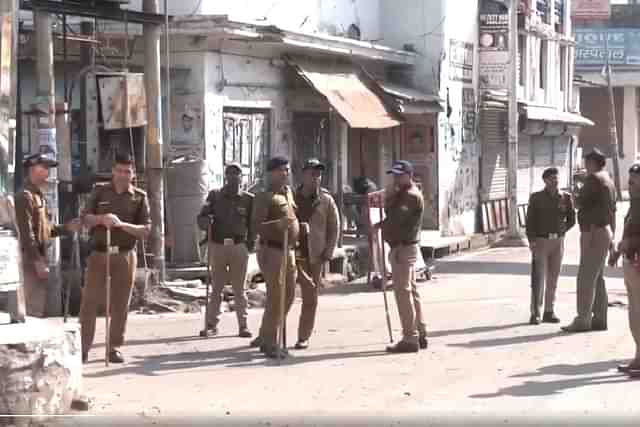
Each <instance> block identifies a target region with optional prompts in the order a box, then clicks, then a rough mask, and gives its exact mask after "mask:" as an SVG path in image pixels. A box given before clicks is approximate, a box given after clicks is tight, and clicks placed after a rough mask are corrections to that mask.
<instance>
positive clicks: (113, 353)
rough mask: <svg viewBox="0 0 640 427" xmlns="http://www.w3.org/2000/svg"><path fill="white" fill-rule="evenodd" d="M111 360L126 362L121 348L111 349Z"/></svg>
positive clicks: (112, 361) (113, 361) (111, 361)
mask: <svg viewBox="0 0 640 427" xmlns="http://www.w3.org/2000/svg"><path fill="white" fill-rule="evenodd" d="M109 362H110V363H124V357H122V353H120V350H111V352H109Z"/></svg>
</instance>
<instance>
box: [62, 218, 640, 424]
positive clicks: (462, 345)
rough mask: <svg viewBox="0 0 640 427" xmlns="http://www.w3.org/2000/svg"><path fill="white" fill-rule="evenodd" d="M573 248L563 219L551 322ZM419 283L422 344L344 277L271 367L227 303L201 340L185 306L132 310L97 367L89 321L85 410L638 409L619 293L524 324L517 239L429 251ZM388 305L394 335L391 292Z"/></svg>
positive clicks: (159, 418)
mask: <svg viewBox="0 0 640 427" xmlns="http://www.w3.org/2000/svg"><path fill="white" fill-rule="evenodd" d="M625 211H626V209H625ZM577 252H578V251H577V231H575V230H574V231H573V233H572V235H571V236H570V237H569V239H568V241H567V254H566V256H565V268H564V269H563V273H562V278H561V282H560V284H559V290H558V306H557V314H558V315H559V316H560V317H561V319H562V321H563V323H562V324H566V323H567V322H569V321H570V320H571V319H572V317H573V315H574V312H575V273H576V270H577V266H576V265H577V256H578V253H577ZM607 285H608V289H609V295H610V303H614V305H616V304H615V302H616V301H619V302H621V303H624V304H626V295H625V292H624V285H623V281H622V270H621V269H617V270H613V271H612V270H609V272H608V275H607ZM421 291H422V295H423V299H424V307H425V312H426V313H427V316H428V325H429V331H430V333H429V349H428V350H426V351H421V352H420V353H419V354H417V355H416V354H410V355H387V354H385V353H384V347H385V345H387V344H388V339H387V333H386V327H385V317H384V308H383V299H382V295H381V294H380V293H379V292H370V291H367V290H365V287H364V285H353V286H351V287H346V288H338V289H334V290H332V291H329V292H326V293H325V294H324V295H323V296H322V297H321V300H320V308H319V318H318V322H317V332H316V334H315V336H314V337H313V339H312V342H311V346H310V348H309V349H308V350H306V351H295V350H293V351H292V353H293V356H292V357H290V358H289V359H288V360H286V361H285V362H283V365H282V366H280V367H278V366H277V362H276V361H272V360H266V359H264V358H263V357H262V356H261V354H260V353H258V352H257V351H254V349H250V348H249V347H248V340H245V339H241V338H237V337H235V334H236V333H237V329H236V319H235V315H234V314H233V313H225V315H224V318H223V320H222V323H221V335H220V336H219V337H215V338H211V339H208V340H205V339H202V338H199V337H197V334H198V331H199V329H200V327H201V317H200V316H198V315H172V316H164V315H163V316H152V317H149V316H139V315H132V316H131V319H130V323H129V330H128V345H126V346H125V347H124V348H123V353H124V355H125V357H126V358H127V363H126V364H124V365H120V366H118V365H111V367H109V368H105V366H104V363H103V352H104V347H103V345H102V342H103V341H102V339H103V332H102V329H100V330H98V332H97V345H96V346H95V347H94V349H93V350H92V352H91V354H90V362H89V364H87V365H85V392H86V394H87V395H88V396H89V397H90V398H92V400H93V405H92V409H91V410H90V412H89V414H90V415H104V416H107V417H111V416H122V415H127V416H133V418H131V420H133V421H135V422H137V423H144V422H148V423H150V424H151V423H153V424H157V425H163V423H170V421H168V420H170V419H171V418H165V417H179V418H178V419H182V420H183V422H184V423H187V422H189V421H187V420H191V422H195V421H193V420H195V418H194V417H197V416H213V417H224V419H226V420H233V419H235V418H234V417H240V416H246V417H249V418H246V419H245V421H242V422H238V424H237V425H249V424H250V423H249V419H258V417H261V419H263V420H264V419H266V417H268V416H278V415H287V416H303V415H312V416H325V415H326V416H332V415H335V416H339V415H341V414H356V415H362V416H365V417H372V416H378V415H380V416H382V415H386V416H388V417H395V416H425V415H427V414H429V416H430V417H432V418H430V419H431V420H432V421H434V422H435V421H437V419H439V418H437V416H438V414H440V415H445V414H456V415H458V416H462V417H464V416H471V415H475V416H500V417H501V418H499V419H500V420H503V421H506V420H509V421H510V422H513V421H514V420H517V419H519V418H517V417H519V416H523V417H531V416H549V415H556V416H558V417H561V416H567V415H573V416H588V417H589V418H588V420H591V421H593V420H595V419H596V418H594V416H595V417H597V416H604V415H607V414H612V413H616V414H618V415H622V416H626V415H632V414H637V412H638V405H637V387H638V384H637V383H634V382H633V381H630V380H628V379H627V377H626V376H624V375H621V374H618V373H617V372H616V369H615V368H616V365H617V364H618V363H620V362H623V361H625V360H626V359H627V358H628V357H629V356H631V355H632V354H633V345H632V340H631V337H630V334H629V331H628V327H627V318H626V315H627V311H626V307H625V306H614V307H612V308H610V312H609V313H610V314H609V319H610V320H609V331H607V332H592V333H585V334H576V335H565V334H563V333H561V332H560V330H559V325H550V324H541V325H539V326H530V325H528V324H527V321H528V318H529V312H528V301H529V252H528V249H527V248H515V249H514V248H510V249H492V250H489V251H484V252H478V253H472V254H463V255H461V256H458V257H451V258H448V259H446V261H441V262H439V264H438V267H437V277H436V280H433V281H429V282H424V283H422V285H421ZM389 296H390V301H393V298H392V294H391V293H390V294H389ZM299 304H300V302H299V301H297V302H296V305H295V306H294V309H293V313H292V315H290V316H289V322H288V330H289V331H291V332H289V336H290V341H293V340H295V330H296V327H297V316H298V314H299V308H300V305H299ZM391 307H392V310H393V312H392V323H393V326H394V333H395V337H396V338H398V337H399V333H400V331H399V320H398V317H397V313H396V311H395V310H396V307H395V304H392V305H391ZM260 317H261V310H251V311H250V319H249V320H250V326H251V329H252V331H254V332H255V331H257V329H258V326H259V321H260ZM102 324H103V322H99V325H100V326H102ZM433 417H436V418H433ZM301 419H302V418H300V420H301ZM380 419H382V418H380ZM442 419H443V420H445V421H446V420H447V418H446V417H445V418H442ZM545 420H546V421H547V422H548V421H549V420H550V419H549V418H545ZM90 421H91V420H90V419H86V418H76V419H74V420H68V419H67V420H64V422H65V423H71V422H73V423H76V424H78V423H79V424H81V425H84V424H88V423H89V422H90ZM174 422H175V420H174ZM443 422H444V421H443ZM501 422H502V421H501ZM288 424H289V425H297V424H296V423H295V421H293V422H292V421H289V422H288ZM343 424H344V425H347V424H348V423H346V422H345V423H343ZM366 424H369V423H366V422H365V423H364V424H362V425H366ZM570 424H572V423H571V422H569V423H568V424H566V425H570ZM257 425H258V424H257ZM259 425H268V424H259ZM271 425H278V424H276V422H275V421H274V422H273V424H271ZM403 425H404V424H403ZM487 425H489V424H487Z"/></svg>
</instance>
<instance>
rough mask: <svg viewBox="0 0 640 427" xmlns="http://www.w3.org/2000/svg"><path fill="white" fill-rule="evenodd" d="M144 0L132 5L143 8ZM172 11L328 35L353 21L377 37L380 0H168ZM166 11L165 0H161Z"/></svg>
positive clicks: (367, 34)
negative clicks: (228, 18)
mask: <svg viewBox="0 0 640 427" xmlns="http://www.w3.org/2000/svg"><path fill="white" fill-rule="evenodd" d="M141 8H142V0H133V1H131V3H130V9H132V10H141ZM168 8H169V14H171V15H190V14H192V15H198V14H202V15H229V17H230V18H231V19H234V20H239V21H247V22H253V21H256V20H259V21H260V22H262V23H268V24H273V25H277V26H278V27H280V28H283V29H286V30H289V31H296V32H303V33H322V34H328V35H334V36H336V35H337V36H339V35H344V34H346V32H347V29H348V28H349V26H350V25H351V24H356V25H357V26H358V27H360V31H361V34H362V40H377V39H379V38H380V29H379V21H380V20H379V11H380V10H379V0H180V1H178V0H169V7H168ZM160 9H161V12H162V13H164V1H163V0H160Z"/></svg>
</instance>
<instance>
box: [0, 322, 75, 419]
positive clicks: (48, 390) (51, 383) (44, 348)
mask: <svg viewBox="0 0 640 427" xmlns="http://www.w3.org/2000/svg"><path fill="white" fill-rule="evenodd" d="M80 354H81V347H80V326H79V325H78V324H77V323H75V322H73V323H66V324H65V323H63V322H62V320H61V319H35V318H27V321H26V322H25V323H18V324H11V325H2V326H0V395H1V396H2V399H0V414H8V415H32V417H31V418H18V419H16V423H18V424H19V423H20V422H22V425H29V424H28V422H44V421H45V420H46V419H47V418H48V416H51V415H60V414H65V413H67V412H68V411H69V409H70V407H71V403H72V401H73V400H74V399H76V398H79V397H80V396H81V390H82V360H81V356H80ZM25 420H26V421H25ZM25 422H27V424H25Z"/></svg>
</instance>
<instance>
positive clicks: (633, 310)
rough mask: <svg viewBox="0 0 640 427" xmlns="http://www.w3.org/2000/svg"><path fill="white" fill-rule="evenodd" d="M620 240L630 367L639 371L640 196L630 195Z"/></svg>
mask: <svg viewBox="0 0 640 427" xmlns="http://www.w3.org/2000/svg"><path fill="white" fill-rule="evenodd" d="M622 240H623V241H624V242H625V243H626V250H625V253H624V261H623V268H624V283H625V286H626V288H627V296H628V298H629V310H628V313H629V329H630V330H631V335H632V337H633V341H634V342H635V345H636V353H635V357H634V359H633V361H632V362H631V364H630V366H631V367H632V368H633V369H635V370H638V369H640V195H633V194H632V195H631V205H630V207H629V212H628V213H627V216H626V217H625V220H624V231H623V233H622Z"/></svg>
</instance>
